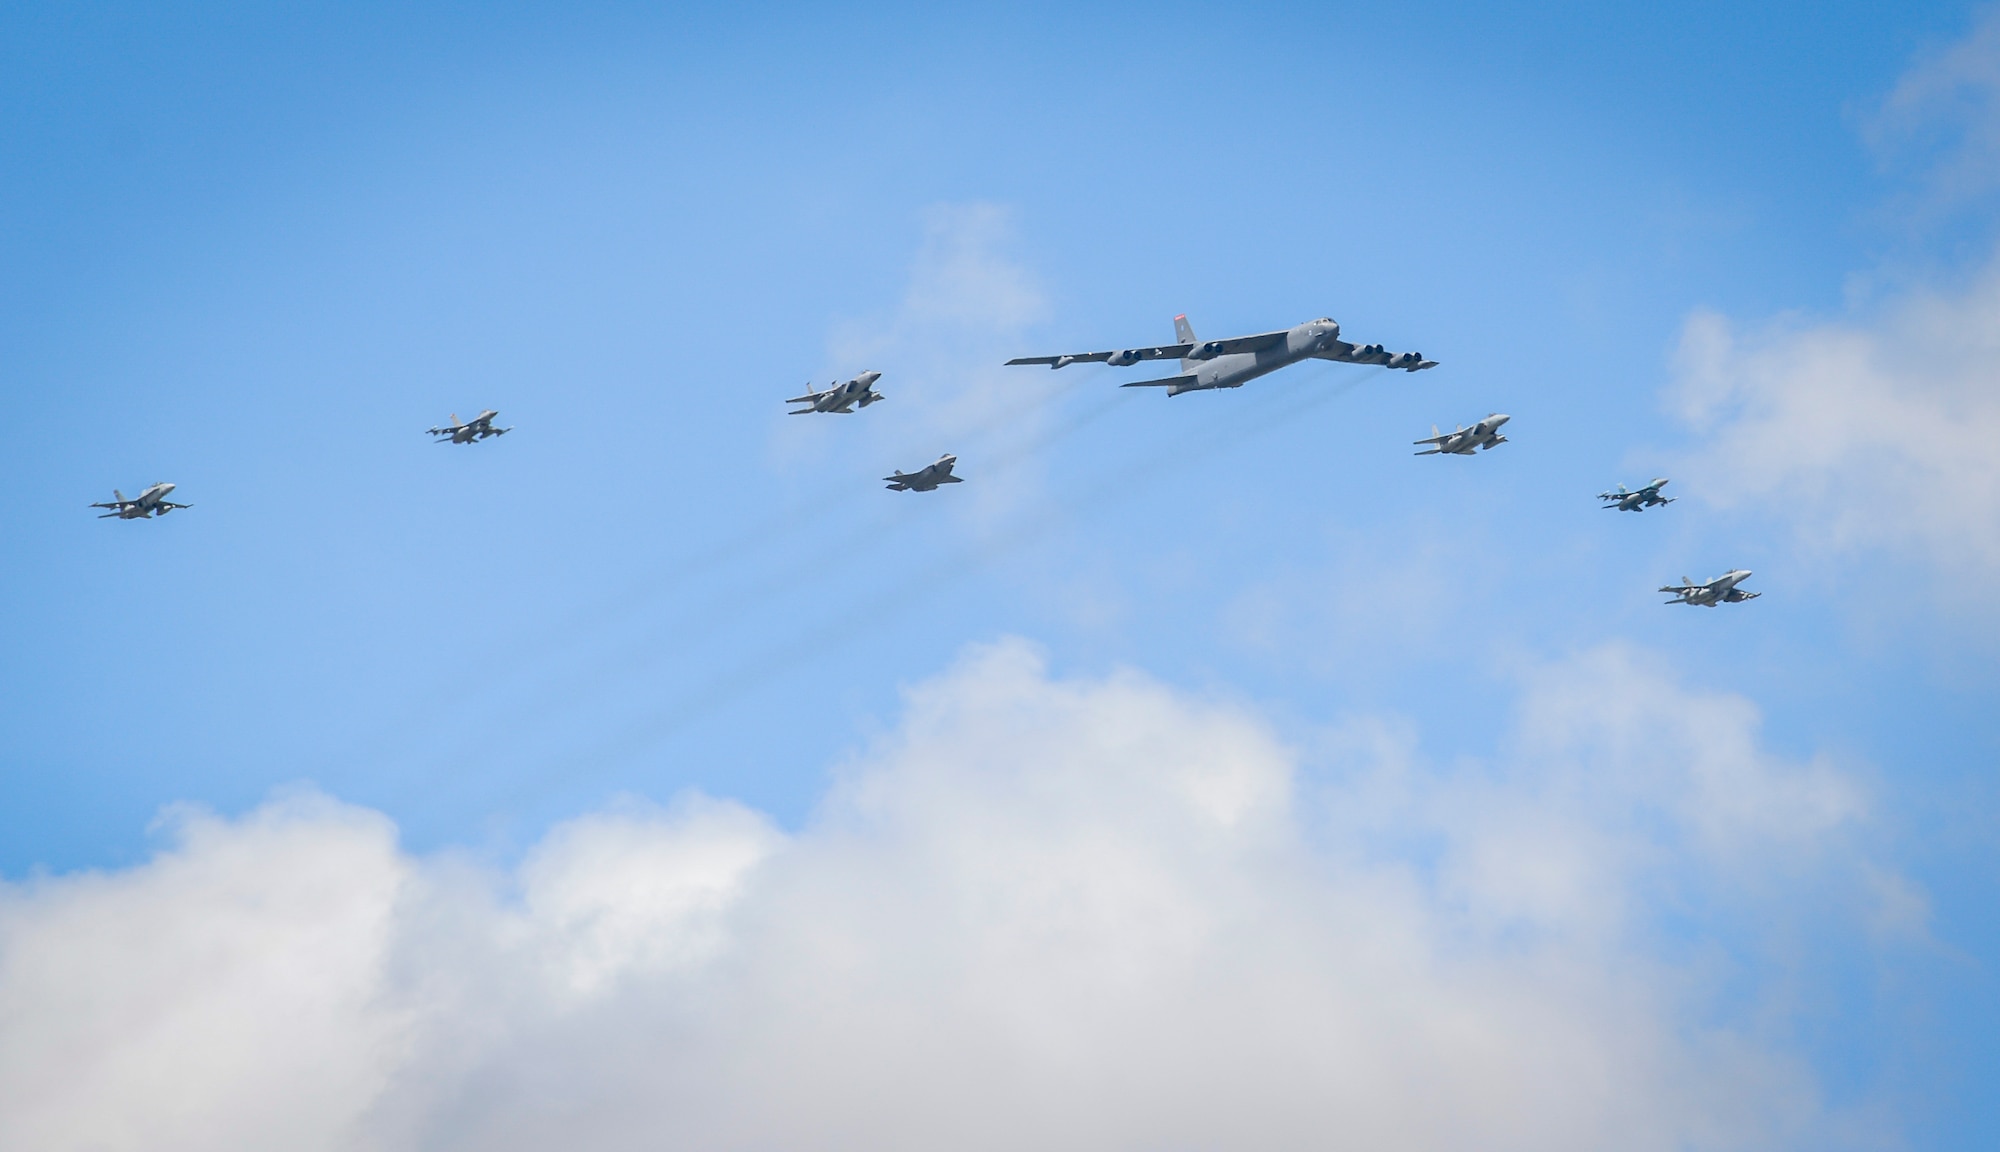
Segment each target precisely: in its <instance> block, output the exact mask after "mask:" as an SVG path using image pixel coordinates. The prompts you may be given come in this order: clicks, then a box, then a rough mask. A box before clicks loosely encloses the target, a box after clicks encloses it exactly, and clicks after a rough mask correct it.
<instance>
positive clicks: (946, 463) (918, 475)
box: [882, 452, 964, 492]
mask: <svg viewBox="0 0 2000 1152" xmlns="http://www.w3.org/2000/svg"><path fill="white" fill-rule="evenodd" d="M956 463H958V457H956V456H953V455H952V454H951V453H949V452H947V453H945V454H944V455H942V456H940V457H938V458H937V463H935V464H926V465H924V466H923V467H922V468H920V469H918V470H917V471H915V472H905V471H903V470H902V469H901V468H898V469H896V474H895V475H894V476H884V477H882V479H884V480H887V481H888V482H889V485H888V487H889V490H890V491H891V492H930V491H934V490H935V489H936V488H937V486H938V485H940V484H962V483H964V480H963V479H961V478H960V477H957V476H953V475H952V474H951V466H952V465H954V464H956Z"/></svg>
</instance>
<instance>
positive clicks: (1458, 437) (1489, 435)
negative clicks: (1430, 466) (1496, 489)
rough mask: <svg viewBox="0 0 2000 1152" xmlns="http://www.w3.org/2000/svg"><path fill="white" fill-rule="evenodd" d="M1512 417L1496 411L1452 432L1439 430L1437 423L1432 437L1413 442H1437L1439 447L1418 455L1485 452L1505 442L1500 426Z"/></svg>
mask: <svg viewBox="0 0 2000 1152" xmlns="http://www.w3.org/2000/svg"><path fill="white" fill-rule="evenodd" d="M1512 419H1513V417H1512V416H1505V415H1502V414H1501V413H1498V412H1495V413H1493V414H1492V415H1490V416H1488V417H1487V418H1486V419H1484V420H1481V421H1480V422H1479V423H1477V424H1474V425H1473V426H1472V427H1470V428H1458V429H1455V430H1453V431H1451V432H1439V431H1438V430H1437V425H1435V424H1433V425H1431V433H1432V435H1431V438H1430V439H1428V440H1417V441H1413V443H1417V444H1435V445H1437V447H1435V448H1426V449H1425V450H1423V451H1422V452H1418V453H1416V455H1418V456H1438V455H1443V454H1446V453H1449V454H1450V455H1453V456H1470V455H1472V453H1473V451H1474V450H1475V449H1477V450H1479V451H1481V452H1483V451H1485V450H1486V449H1488V448H1491V447H1493V446H1494V445H1495V444H1505V443H1506V442H1507V438H1506V437H1505V436H1502V435H1500V426H1501V425H1502V424H1505V423H1506V422H1507V421H1509V420H1512Z"/></svg>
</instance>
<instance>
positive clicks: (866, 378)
mask: <svg viewBox="0 0 2000 1152" xmlns="http://www.w3.org/2000/svg"><path fill="white" fill-rule="evenodd" d="M881 378H882V374H881V373H880V372H863V373H862V374H861V384H862V386H863V387H866V386H868V385H870V384H873V383H875V381H877V380H880V379H881Z"/></svg>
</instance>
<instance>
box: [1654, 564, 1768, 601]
mask: <svg viewBox="0 0 2000 1152" xmlns="http://www.w3.org/2000/svg"><path fill="white" fill-rule="evenodd" d="M1749 578H1750V570H1749V569H1748V568H1738V569H1735V570H1734V571H1731V572H1724V573H1723V574H1722V575H1720V576H1717V577H1716V578H1715V579H1713V580H1710V581H1709V582H1708V583H1706V584H1697V583H1695V582H1694V581H1692V580H1690V579H1688V578H1687V577H1685V576H1683V577H1681V582H1680V583H1679V584H1669V585H1667V586H1665V587H1664V588H1661V589H1660V591H1662V592H1671V593H1673V594H1674V596H1675V597H1676V598H1675V599H1673V600H1669V601H1667V603H1669V604H1695V605H1699V606H1700V607H1703V608H1713V607H1715V606H1716V605H1717V604H1740V603H1742V602H1743V601H1745V600H1755V599H1756V598H1757V597H1759V596H1762V595H1763V593H1762V592H1745V591H1744V590H1743V589H1741V588H1738V587H1737V585H1738V584H1741V583H1743V582H1744V581H1745V580H1748V579H1749Z"/></svg>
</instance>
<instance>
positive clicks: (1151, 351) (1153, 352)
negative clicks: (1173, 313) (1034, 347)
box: [1007, 344, 1195, 368]
mask: <svg viewBox="0 0 2000 1152" xmlns="http://www.w3.org/2000/svg"><path fill="white" fill-rule="evenodd" d="M1194 348H1195V346H1194V345H1192V344H1160V345H1157V346H1155V347H1152V348H1120V349H1118V350H1116V351H1112V352H1072V353H1069V354H1067V355H1063V356H1018V357H1015V358H1014V359H1012V360H1009V361H1007V363H1008V364H1009V365H1014V364H1047V365H1048V366H1049V367H1051V368H1061V367H1063V366H1064V365H1066V364H1102V363H1104V362H1105V361H1107V360H1110V359H1111V358H1112V357H1114V356H1116V357H1121V358H1122V357H1125V356H1130V357H1132V359H1131V360H1128V361H1126V363H1129V364H1136V363H1138V362H1139V361H1141V360H1178V359H1180V358H1181V357H1183V356H1185V355H1187V354H1188V353H1189V352H1192V351H1194Z"/></svg>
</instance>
